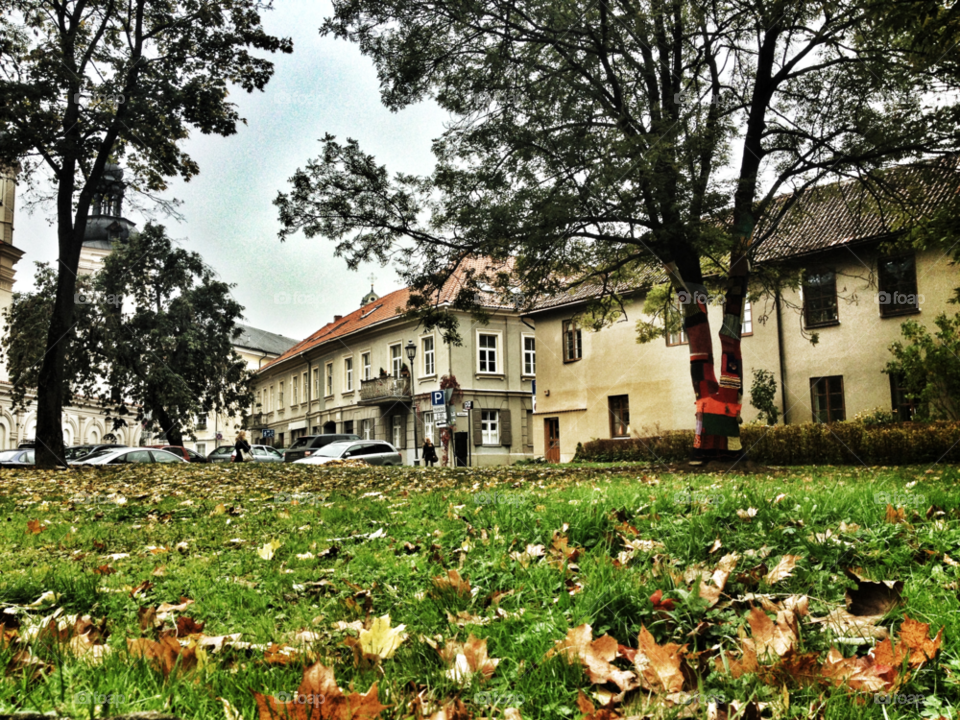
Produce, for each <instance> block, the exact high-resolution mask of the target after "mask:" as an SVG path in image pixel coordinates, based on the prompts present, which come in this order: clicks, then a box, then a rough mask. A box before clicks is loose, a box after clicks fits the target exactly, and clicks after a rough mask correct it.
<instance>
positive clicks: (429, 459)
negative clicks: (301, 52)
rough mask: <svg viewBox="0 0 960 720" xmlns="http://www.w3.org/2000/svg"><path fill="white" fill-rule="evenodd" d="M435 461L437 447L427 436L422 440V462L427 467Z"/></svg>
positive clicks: (431, 465)
mask: <svg viewBox="0 0 960 720" xmlns="http://www.w3.org/2000/svg"><path fill="white" fill-rule="evenodd" d="M436 461H437V449H436V448H435V447H434V446H433V441H432V440H431V439H430V438H427V439H426V440H424V441H423V463H424V465H427V466H429V467H433V464H434V463H435V462H436Z"/></svg>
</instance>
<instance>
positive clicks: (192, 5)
mask: <svg viewBox="0 0 960 720" xmlns="http://www.w3.org/2000/svg"><path fill="white" fill-rule="evenodd" d="M270 6H271V3H270V2H268V1H267V2H264V1H262V0H218V2H215V3H211V2H206V0H130V1H129V2H116V0H0V137H2V142H0V163H2V164H5V165H9V166H15V167H19V169H20V171H21V178H22V179H24V180H25V184H26V186H27V187H29V188H31V189H32V191H33V193H32V194H33V195H34V199H35V200H48V201H51V202H52V203H53V204H55V210H54V211H53V212H51V213H50V216H51V217H52V218H55V221H56V228H57V237H58V244H59V257H58V264H57V268H58V269H57V285H56V292H55V295H54V298H53V309H52V311H51V313H50V318H51V319H50V325H49V328H48V329H47V332H46V338H45V343H44V344H45V348H44V353H43V358H42V360H41V363H40V369H39V390H38V398H37V406H38V407H37V438H38V440H39V441H40V443H39V444H38V450H37V463H38V465H40V466H41V467H50V466H52V465H53V464H55V463H56V462H58V461H62V458H63V435H62V429H61V426H60V422H61V415H62V408H63V397H62V396H61V392H62V389H63V388H64V386H65V374H66V373H67V372H68V371H67V370H66V352H67V343H66V341H67V340H68V339H69V337H70V334H71V333H72V332H73V328H74V310H75V302H74V295H75V294H76V288H75V283H76V276H77V267H78V263H79V258H80V249H81V246H82V244H83V240H84V233H85V230H86V226H87V218H88V216H89V212H90V205H91V201H92V200H93V197H94V195H95V193H96V192H97V188H98V187H99V186H100V184H101V180H102V178H103V172H104V168H105V166H106V164H107V161H108V158H110V157H111V155H114V156H115V157H116V159H117V160H118V161H119V162H121V163H122V164H123V165H124V166H125V167H126V168H127V169H128V170H129V171H130V172H131V173H132V174H133V175H134V176H135V179H134V182H133V183H132V184H133V186H134V188H135V189H137V190H139V191H140V192H142V193H144V194H146V195H147V196H148V197H154V196H155V194H156V193H159V192H162V191H164V190H165V189H166V187H167V179H168V178H171V177H176V176H179V177H181V178H184V179H189V178H190V177H192V176H193V175H195V174H196V173H197V172H199V168H198V166H197V164H196V163H195V162H194V160H193V159H192V158H191V157H190V156H189V155H187V154H186V153H184V152H183V151H182V150H181V148H180V145H181V143H182V142H183V141H184V140H185V139H186V138H187V137H188V136H189V134H190V132H191V131H192V130H198V131H200V132H201V133H204V134H209V133H215V134H218V135H224V136H226V135H231V134H233V133H235V132H236V127H237V123H238V122H243V119H242V118H241V117H240V116H239V114H238V113H237V110H236V106H235V105H234V104H233V103H231V102H230V101H229V100H228V96H229V92H230V90H231V87H239V88H242V89H243V90H245V91H247V92H253V91H254V90H262V89H263V88H264V86H265V85H266V83H267V81H268V80H269V79H270V77H271V75H272V73H273V64H272V63H271V62H270V61H268V60H266V59H264V58H262V57H258V55H257V53H258V52H270V53H272V52H277V51H280V52H291V51H292V43H291V42H290V41H289V40H286V39H281V38H276V37H273V36H272V35H270V34H268V33H266V32H265V31H264V30H263V28H262V26H261V19H260V13H261V11H263V10H266V9H269V8H270Z"/></svg>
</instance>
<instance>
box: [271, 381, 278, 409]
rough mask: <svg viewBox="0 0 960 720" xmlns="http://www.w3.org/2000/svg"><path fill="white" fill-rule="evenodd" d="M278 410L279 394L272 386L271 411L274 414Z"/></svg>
mask: <svg viewBox="0 0 960 720" xmlns="http://www.w3.org/2000/svg"><path fill="white" fill-rule="evenodd" d="M276 408H277V393H276V389H275V388H274V387H273V385H271V386H270V411H271V412H273V411H274V410H276Z"/></svg>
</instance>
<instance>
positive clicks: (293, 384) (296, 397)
mask: <svg viewBox="0 0 960 720" xmlns="http://www.w3.org/2000/svg"><path fill="white" fill-rule="evenodd" d="M299 384H300V383H299V381H298V379H297V376H296V375H294V376H293V379H292V380H290V390H291V392H292V397H293V402H292V404H293V405H297V404H298V403H299V402H300V394H299V390H300V388H299V387H298V386H299Z"/></svg>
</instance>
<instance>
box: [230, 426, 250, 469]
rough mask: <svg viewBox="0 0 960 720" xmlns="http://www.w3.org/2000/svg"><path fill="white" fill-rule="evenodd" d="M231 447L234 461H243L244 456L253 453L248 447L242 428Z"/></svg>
mask: <svg viewBox="0 0 960 720" xmlns="http://www.w3.org/2000/svg"><path fill="white" fill-rule="evenodd" d="M233 449H234V458H233V461H234V462H244V456H250V455H251V454H252V453H253V450H251V448H250V443H248V442H247V434H246V433H245V432H244V431H243V430H241V431H240V432H238V433H237V442H236V444H235V445H234V446H233ZM241 451H242V452H241ZM251 459H252V458H251Z"/></svg>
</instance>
